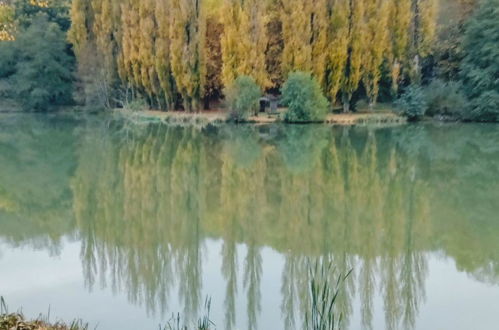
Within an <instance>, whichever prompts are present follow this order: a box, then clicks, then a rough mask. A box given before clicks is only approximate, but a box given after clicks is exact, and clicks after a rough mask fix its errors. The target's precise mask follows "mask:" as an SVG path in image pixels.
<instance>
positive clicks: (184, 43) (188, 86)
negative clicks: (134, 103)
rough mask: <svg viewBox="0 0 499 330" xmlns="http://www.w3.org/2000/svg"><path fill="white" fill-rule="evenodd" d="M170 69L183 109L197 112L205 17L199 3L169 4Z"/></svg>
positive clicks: (180, 1) (191, 0)
mask: <svg viewBox="0 0 499 330" xmlns="http://www.w3.org/2000/svg"><path fill="white" fill-rule="evenodd" d="M170 17H171V29H170V41H171V53H170V54H171V66H172V73H173V77H174V78H175V82H176V86H177V89H178V91H179V93H180V94H181V96H182V101H183V105H184V109H185V110H186V111H189V112H192V111H197V110H199V102H200V100H201V97H202V95H203V88H204V77H205V74H204V60H203V57H202V50H203V48H204V37H205V16H204V13H203V8H202V6H201V1H200V0H172V1H171V16H170Z"/></svg>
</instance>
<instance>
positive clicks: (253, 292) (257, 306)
mask: <svg viewBox="0 0 499 330" xmlns="http://www.w3.org/2000/svg"><path fill="white" fill-rule="evenodd" d="M261 279H262V256H261V255H260V250H259V248H258V247H256V246H255V245H253V244H251V245H250V246H249V247H248V255H247V257H246V263H245V269H244V285H245V287H246V289H247V290H248V293H247V296H248V302H247V304H248V329H249V330H253V329H258V324H257V320H258V315H259V314H260V311H261V293H260V282H261Z"/></svg>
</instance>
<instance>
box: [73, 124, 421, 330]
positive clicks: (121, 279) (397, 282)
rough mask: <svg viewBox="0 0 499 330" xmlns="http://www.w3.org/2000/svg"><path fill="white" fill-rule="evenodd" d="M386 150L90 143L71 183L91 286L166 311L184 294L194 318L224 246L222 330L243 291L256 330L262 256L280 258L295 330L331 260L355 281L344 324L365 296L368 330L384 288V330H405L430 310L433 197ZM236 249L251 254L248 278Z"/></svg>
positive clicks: (283, 138) (292, 133)
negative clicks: (208, 257) (217, 245)
mask: <svg viewBox="0 0 499 330" xmlns="http://www.w3.org/2000/svg"><path fill="white" fill-rule="evenodd" d="M268 134H271V136H269V135H268ZM359 141H361V142H359ZM378 147H379V146H378V143H377V138H376V132H374V131H360V132H358V131H353V130H352V131H350V130H348V129H345V130H334V131H332V130H330V129H327V128H324V127H319V128H316V129H315V130H310V128H307V127H297V128H292V129H288V128H287V129H286V130H280V129H277V130H276V131H274V132H267V131H266V130H265V129H255V128H252V127H238V128H224V129H220V130H218V129H209V130H208V131H200V130H197V129H190V128H187V129H186V128H183V129H181V128H173V127H170V128H167V127H154V128H153V129H150V130H148V131H146V132H144V133H143V134H141V135H139V136H136V137H135V139H134V140H133V141H132V142H130V141H127V142H123V141H122V140H120V139H119V138H117V137H115V136H112V135H110V134H109V133H108V132H104V131H101V132H92V134H88V135H86V136H85V140H84V141H83V142H82V144H81V149H80V153H79V154H80V161H79V166H78V169H77V170H76V173H75V176H74V179H73V181H72V188H73V193H74V200H75V202H74V211H75V216H76V219H77V224H78V228H79V232H80V235H81V238H82V240H83V242H84V244H83V250H82V258H83V260H84V268H85V271H86V272H87V274H86V278H87V281H88V285H89V286H90V287H91V286H93V285H94V284H95V281H96V279H97V278H100V281H101V282H104V281H105V280H107V279H110V280H111V283H107V284H109V285H111V286H112V287H113V288H116V289H120V288H126V291H127V292H128V294H129V296H130V300H131V301H133V302H136V303H145V304H147V307H148V309H149V310H150V311H155V310H156V309H158V310H159V311H164V310H165V309H166V307H167V305H166V304H167V302H168V300H169V295H170V294H171V289H172V288H173V286H174V285H175V283H178V285H179V290H180V292H179V294H180V300H181V302H182V304H183V306H184V312H185V313H186V315H189V316H192V317H194V316H195V315H196V312H197V310H198V309H197V308H198V306H199V305H200V304H201V302H202V301H201V298H202V297H201V286H202V283H201V273H202V269H201V259H202V252H203V248H202V245H203V242H204V238H207V237H215V238H221V239H222V240H223V246H222V251H221V253H222V274H223V276H224V279H225V282H226V297H225V308H226V327H227V328H232V327H233V326H234V324H235V322H236V320H235V315H236V307H235V301H236V297H237V295H238V292H237V290H238V287H237V283H238V278H242V279H243V282H244V290H245V294H246V296H247V299H246V301H247V308H248V310H247V314H248V324H249V327H250V328H256V325H257V319H258V314H259V312H260V309H261V307H260V299H261V298H260V297H261V292H260V286H261V283H260V281H261V278H262V271H263V270H262V265H261V263H262V256H261V252H260V249H261V247H263V246H271V247H273V248H274V249H276V250H278V251H280V252H282V253H283V255H284V256H285V268H284V270H283V275H282V276H283V278H282V296H283V297H282V299H283V300H282V310H283V312H284V315H285V320H286V323H287V324H288V326H290V327H291V326H292V325H296V324H297V322H301V319H300V317H299V316H298V317H297V319H295V315H300V314H299V313H298V314H297V313H296V312H297V311H301V312H302V313H304V312H305V311H306V310H307V308H308V303H309V302H308V299H307V296H308V294H307V293H308V292H307V288H308V286H307V283H308V280H309V279H308V278H307V277H308V272H307V260H308V258H327V259H330V260H332V261H333V262H334V263H335V265H337V271H338V272H342V273H346V272H348V271H349V270H350V269H351V268H355V271H354V276H352V277H350V278H349V279H348V281H347V283H346V287H347V289H346V290H345V291H344V293H343V294H342V296H341V297H340V299H339V304H338V307H337V308H338V311H339V312H341V313H342V314H343V315H344V317H345V320H346V322H348V319H349V317H350V315H351V314H352V310H353V306H352V304H353V297H354V296H355V293H356V291H358V292H359V294H360V295H361V300H362V318H363V323H364V325H365V326H366V327H370V325H371V323H372V310H373V297H374V295H375V293H376V288H377V287H380V288H381V289H382V290H383V295H384V297H385V310H386V317H387V322H388V324H390V325H391V327H394V328H395V327H397V325H399V324H400V322H405V325H407V326H410V325H412V324H413V323H414V322H415V315H416V314H417V311H418V306H419V304H420V302H421V299H422V298H423V297H424V278H425V274H426V261H425V258H424V247H425V244H428V242H429V235H430V230H429V229H428V225H429V219H428V217H429V204H428V198H427V197H428V192H427V190H428V187H427V185H426V184H425V183H424V181H422V180H421V178H420V177H419V174H418V173H417V170H416V168H415V167H416V164H414V163H411V162H410V161H408V159H407V158H406V157H401V156H400V151H399V150H398V149H397V148H396V146H395V145H392V146H391V147H389V148H388V149H387V150H389V152H380V151H379V150H378ZM385 148H386V146H385ZM238 243H244V244H245V245H246V246H247V250H246V251H247V252H246V256H244V259H243V260H244V267H243V272H244V273H243V274H238V266H237V265H238V258H239V257H242V256H238V254H237V244H238ZM335 276H336V275H335ZM302 315H303V314H302Z"/></svg>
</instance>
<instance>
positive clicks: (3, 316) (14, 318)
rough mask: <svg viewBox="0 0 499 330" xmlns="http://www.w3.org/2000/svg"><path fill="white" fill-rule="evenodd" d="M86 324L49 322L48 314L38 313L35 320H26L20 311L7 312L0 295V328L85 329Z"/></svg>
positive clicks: (32, 329)
mask: <svg viewBox="0 0 499 330" xmlns="http://www.w3.org/2000/svg"><path fill="white" fill-rule="evenodd" d="M87 329H88V325H86V324H84V323H83V322H82V321H79V320H76V321H73V322H71V323H70V324H65V323H63V322H50V321H49V316H46V317H43V316H42V315H40V316H39V317H38V318H37V319H35V320H27V319H26V318H25V317H24V315H23V314H22V313H9V310H8V308H7V304H6V303H5V300H4V299H3V297H0V330H87Z"/></svg>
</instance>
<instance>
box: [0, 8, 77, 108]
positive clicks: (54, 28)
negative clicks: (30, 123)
mask: <svg viewBox="0 0 499 330" xmlns="http://www.w3.org/2000/svg"><path fill="white" fill-rule="evenodd" d="M6 47H12V49H10V50H9V51H7V50H5V52H7V53H9V54H11V56H14V57H15V67H12V66H9V64H12V63H14V62H13V61H11V60H8V59H7V60H6V63H5V62H4V65H3V66H4V68H3V72H4V73H6V72H10V73H12V74H11V76H10V81H11V86H12V87H11V89H12V93H13V96H14V98H16V99H17V100H18V101H19V102H20V103H21V104H22V105H23V107H24V108H25V109H27V110H36V111H40V110H47V109H48V108H49V106H51V105H61V104H67V103H69V102H70V101H71V92H72V80H73V77H72V71H71V69H72V67H73V60H72V58H71V56H70V55H68V53H67V50H66V41H65V34H64V32H62V31H61V29H60V28H59V26H58V25H57V24H55V23H50V22H49V21H48V20H47V18H46V17H45V16H43V15H42V16H38V17H37V19H36V20H34V21H33V23H32V25H31V26H30V27H29V28H28V29H27V30H25V31H24V32H23V33H21V34H20V35H19V37H18V39H17V40H16V41H15V42H12V43H11V44H10V45H8V46H6ZM0 62H3V61H0ZM3 66H2V65H0V67H3Z"/></svg>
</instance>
